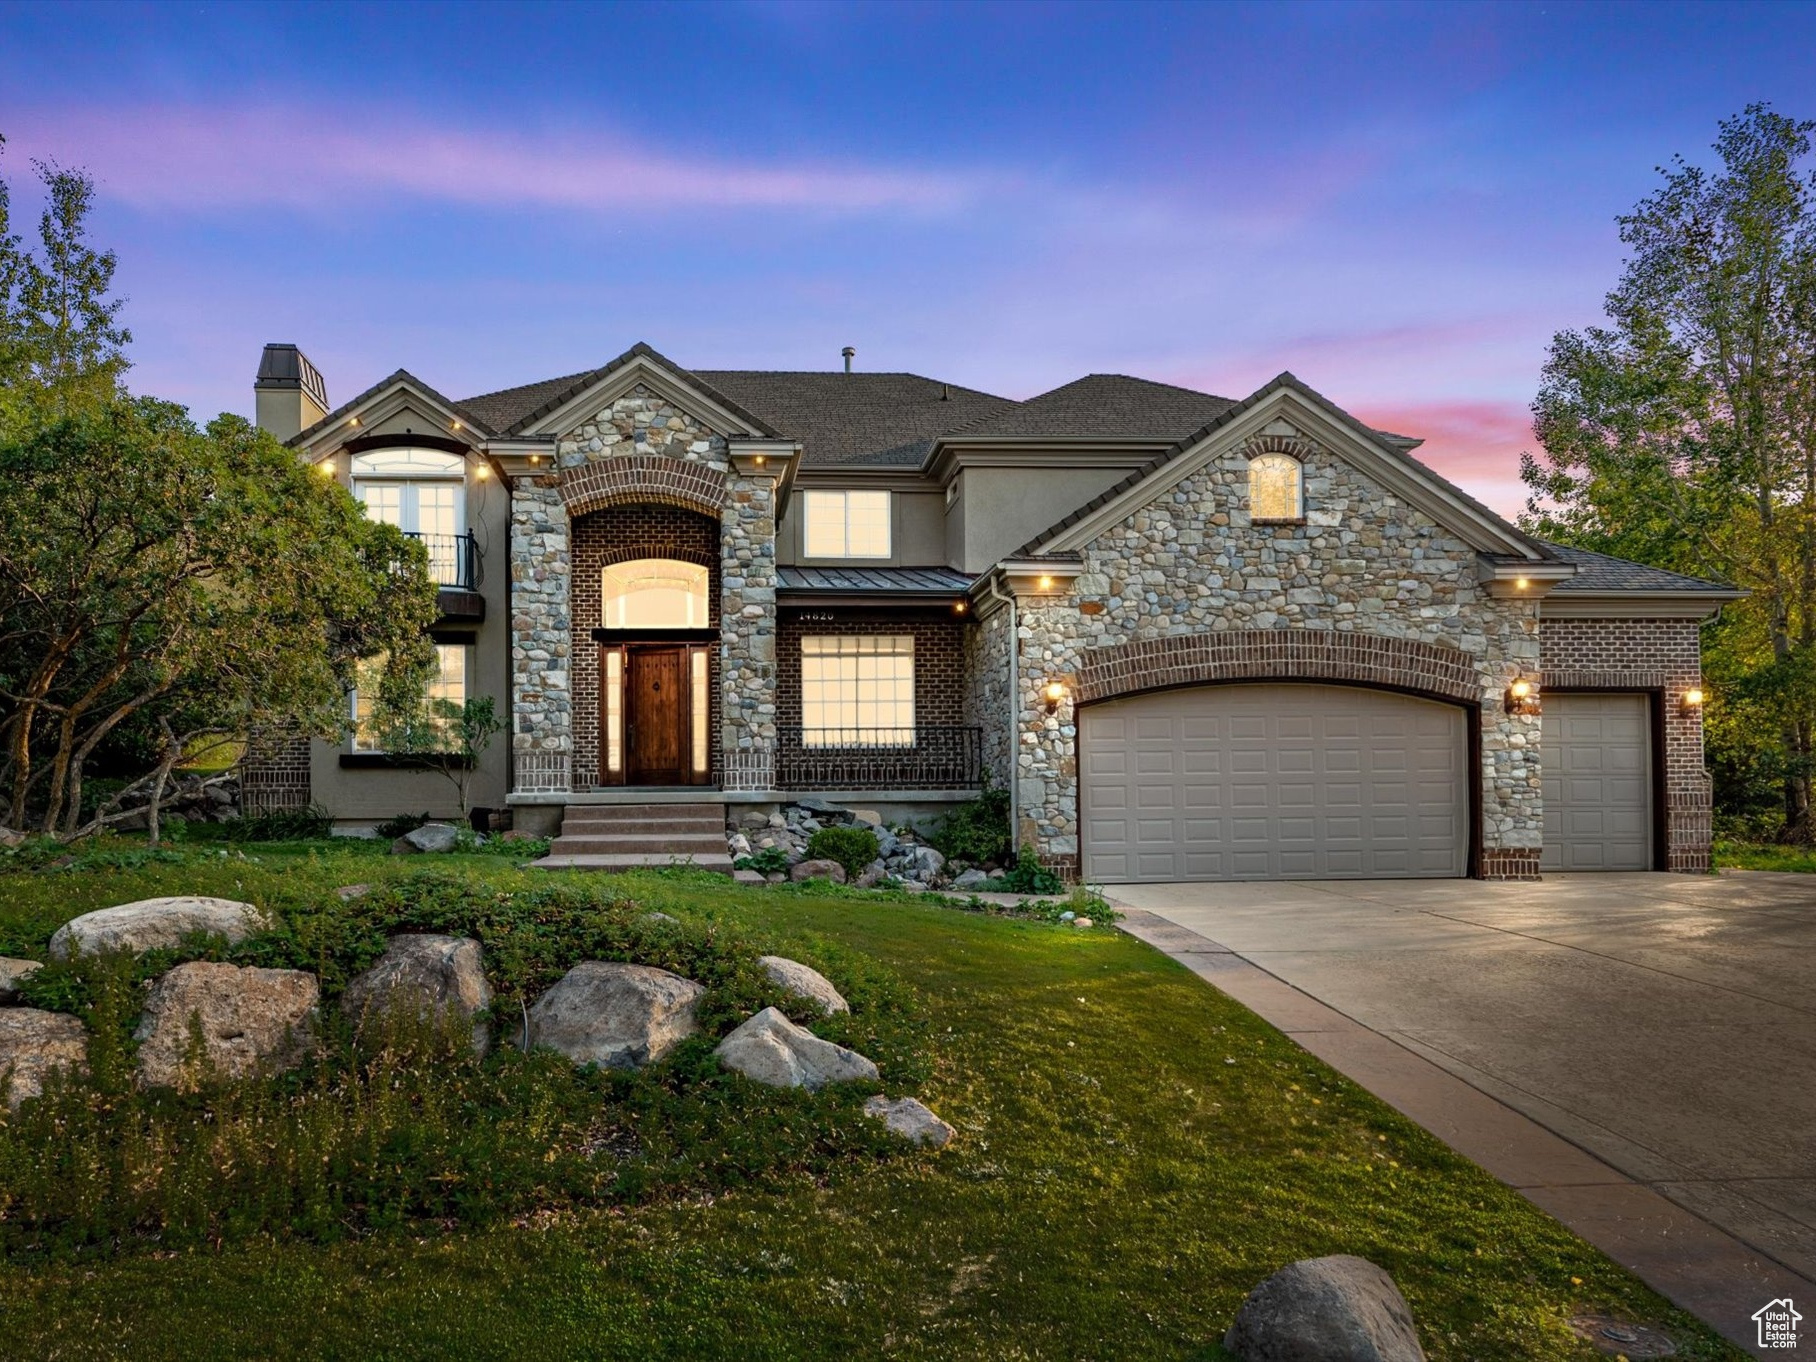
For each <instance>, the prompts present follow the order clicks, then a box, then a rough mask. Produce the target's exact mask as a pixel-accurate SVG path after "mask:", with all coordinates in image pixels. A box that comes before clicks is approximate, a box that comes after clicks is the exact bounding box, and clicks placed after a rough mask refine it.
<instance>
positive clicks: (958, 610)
mask: <svg viewBox="0 0 1816 1362" xmlns="http://www.w3.org/2000/svg"><path fill="white" fill-rule="evenodd" d="M952 613H953V614H955V615H962V614H964V613H965V603H964V602H963V601H954V602H952Z"/></svg>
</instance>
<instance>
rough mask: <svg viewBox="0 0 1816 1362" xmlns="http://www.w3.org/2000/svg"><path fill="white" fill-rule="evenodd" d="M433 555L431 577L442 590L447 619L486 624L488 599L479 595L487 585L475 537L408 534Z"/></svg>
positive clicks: (440, 596) (441, 602)
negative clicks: (484, 620) (481, 586)
mask: <svg viewBox="0 0 1816 1362" xmlns="http://www.w3.org/2000/svg"><path fill="white" fill-rule="evenodd" d="M404 533H406V534H408V535H409V536H410V538H412V539H416V540H420V541H421V543H422V545H423V547H424V548H426V549H427V550H428V551H429V577H430V579H431V580H433V581H434V583H435V585H436V586H437V587H439V588H440V590H439V591H437V592H436V599H437V602H438V604H439V605H440V606H441V613H442V616H443V618H445V619H464V620H482V619H484V618H485V613H486V605H485V598H484V597H482V596H481V595H480V594H479V588H480V585H481V584H482V583H483V582H484V581H485V573H484V571H483V570H482V559H481V557H480V553H479V545H478V543H477V542H476V541H475V540H474V538H473V536H472V535H471V534H422V533H419V532H417V531H415V530H406V531H405V532H404Z"/></svg>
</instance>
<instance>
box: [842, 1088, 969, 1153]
mask: <svg viewBox="0 0 1816 1362" xmlns="http://www.w3.org/2000/svg"><path fill="white" fill-rule="evenodd" d="M864 1114H865V1115H866V1116H874V1117H875V1118H876V1119H877V1120H879V1121H881V1122H882V1123H883V1124H884V1125H886V1126H888V1127H889V1129H891V1130H893V1131H894V1132H895V1133H896V1134H897V1135H900V1136H901V1137H902V1138H903V1139H905V1140H908V1141H910V1142H911V1143H913V1144H919V1145H926V1146H927V1147H928V1148H929V1149H944V1148H945V1147H946V1146H947V1145H949V1144H951V1143H952V1137H953V1135H955V1134H956V1133H957V1132H956V1131H954V1130H953V1129H952V1127H951V1126H949V1125H947V1124H946V1123H945V1122H944V1121H942V1120H940V1118H939V1117H937V1116H935V1115H934V1114H933V1112H932V1111H930V1110H929V1109H928V1108H927V1106H926V1105H925V1104H924V1103H922V1102H921V1101H920V1100H919V1099H917V1098H913V1097H872V1098H871V1099H870V1100H869V1101H867V1102H865V1103H864Z"/></svg>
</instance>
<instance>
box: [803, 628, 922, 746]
mask: <svg viewBox="0 0 1816 1362" xmlns="http://www.w3.org/2000/svg"><path fill="white" fill-rule="evenodd" d="M801 742H802V745H803V746H805V747H912V746H913V745H914V637H913V635H911V634H864V635H856V636H844V635H840V636H833V637H811V638H804V639H802V640H801Z"/></svg>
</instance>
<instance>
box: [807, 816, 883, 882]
mask: <svg viewBox="0 0 1816 1362" xmlns="http://www.w3.org/2000/svg"><path fill="white" fill-rule="evenodd" d="M878 850H879V847H878V844H877V840H876V831H875V829H873V828H868V827H840V828H821V829H820V830H819V831H818V832H816V833H814V835H813V836H812V837H809V838H808V839H807V857H808V859H809V860H814V861H837V862H838V863H839V864H840V865H842V866H844V867H845V876H846V878H847V879H853V880H855V879H856V878H857V877H858V876H859V875H862V874H863V873H864V867H865V866H867V865H869V864H870V863H871V862H872V861H874V860H875V859H876V858H877V852H878Z"/></svg>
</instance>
